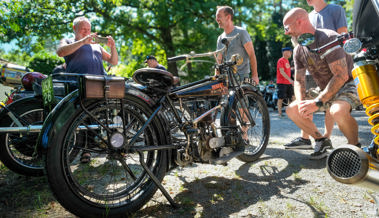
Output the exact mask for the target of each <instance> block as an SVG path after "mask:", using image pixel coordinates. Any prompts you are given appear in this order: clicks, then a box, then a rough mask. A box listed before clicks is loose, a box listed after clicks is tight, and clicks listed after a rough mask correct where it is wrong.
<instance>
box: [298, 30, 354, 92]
mask: <svg viewBox="0 0 379 218" xmlns="http://www.w3.org/2000/svg"><path fill="white" fill-rule="evenodd" d="M337 36H338V33H337V32H335V31H333V30H329V29H317V30H316V32H315V36H314V37H315V40H314V42H313V43H312V44H311V45H309V48H311V49H314V48H316V47H317V48H318V47H320V46H322V45H325V44H326V43H328V42H331V41H333V40H334V39H336V37H337ZM293 57H294V60H295V71H298V70H301V69H307V70H308V71H309V73H310V74H311V75H312V77H313V79H314V81H315V82H316V84H317V85H318V86H319V87H320V89H321V90H324V89H325V87H326V85H327V84H328V83H329V81H330V79H331V78H332V77H333V73H332V72H331V71H330V68H329V64H330V63H333V62H334V61H337V60H339V59H342V58H346V62H347V68H348V73H349V81H351V80H352V75H351V70H352V69H353V59H352V57H351V56H350V55H348V54H346V52H345V51H344V50H343V48H342V47H339V48H337V49H336V50H334V51H332V52H330V53H329V54H327V55H325V57H324V58H323V59H322V58H321V57H320V55H319V54H316V53H313V52H310V51H309V50H308V49H307V48H306V47H304V46H301V45H298V46H296V47H295V49H294V55H293Z"/></svg>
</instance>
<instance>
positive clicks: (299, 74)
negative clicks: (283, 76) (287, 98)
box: [294, 68, 306, 101]
mask: <svg viewBox="0 0 379 218" xmlns="http://www.w3.org/2000/svg"><path fill="white" fill-rule="evenodd" d="M294 92H295V97H296V100H297V101H302V100H304V99H305V96H306V89H305V68H304V69H300V70H296V71H295V81H294Z"/></svg>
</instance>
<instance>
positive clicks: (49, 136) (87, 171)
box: [39, 38, 270, 217]
mask: <svg viewBox="0 0 379 218" xmlns="http://www.w3.org/2000/svg"><path fill="white" fill-rule="evenodd" d="M230 40H232V38H227V39H225V40H224V42H225V43H226V46H225V48H224V49H222V50H219V51H216V52H210V53H206V54H190V55H182V56H178V57H174V58H172V59H171V60H180V59H191V58H194V57H202V56H212V55H215V54H216V53H218V52H225V51H226V49H227V44H228V42H229V41H230ZM225 56H226V55H224V57H225ZM240 63H241V59H240V57H239V56H238V55H235V56H233V57H232V59H231V60H228V61H225V60H224V61H223V63H221V64H217V65H216V68H217V69H218V71H219V72H220V75H217V76H211V77H209V78H205V79H203V80H200V81H196V82H193V83H190V84H187V85H183V86H179V87H175V88H174V77H173V76H172V74H171V73H169V72H167V71H163V70H159V69H152V68H143V69H140V70H137V71H136V72H135V73H134V75H133V80H134V81H135V83H129V82H127V83H125V82H124V80H123V79H124V78H109V77H95V76H87V75H86V76H83V77H81V79H80V89H79V90H77V91H74V92H72V93H70V94H69V95H68V96H66V97H65V98H64V99H63V100H62V101H61V102H60V103H59V104H58V105H57V106H56V107H55V108H54V110H53V111H52V112H51V113H50V114H49V116H48V117H47V119H46V121H45V123H44V125H43V129H42V131H41V137H40V138H39V145H40V146H41V147H43V148H46V149H47V152H46V171H47V177H48V181H49V184H50V187H51V190H52V191H53V193H54V195H55V196H56V198H57V200H58V201H59V202H60V203H61V204H62V205H63V206H64V207H65V208H66V209H67V210H69V211H70V212H72V213H74V214H76V215H78V216H80V217H100V216H109V217H115V216H127V215H129V214H131V213H133V212H135V211H137V210H138V209H139V208H141V207H142V206H143V205H145V204H146V202H148V201H149V200H150V199H151V198H152V196H153V195H154V193H155V192H156V191H157V189H158V188H159V189H160V191H161V192H162V193H163V194H164V196H165V197H166V198H167V199H168V201H169V202H170V203H171V204H172V205H173V206H176V203H175V202H174V201H173V199H172V198H171V196H170V195H169V193H168V192H167V191H166V190H165V189H164V187H163V186H162V184H161V181H162V180H163V178H164V176H165V174H166V173H167V171H169V170H171V169H173V168H175V167H177V166H186V165H189V164H191V163H194V162H197V163H209V164H226V163H227V162H228V161H229V160H231V159H232V158H235V157H236V158H238V159H239V160H241V161H245V162H251V161H255V160H257V159H258V158H259V157H260V156H261V155H262V154H263V153H264V151H265V148H266V146H267V143H268V140H269V135H270V119H269V113H268V110H267V106H266V103H265V101H264V100H263V97H262V95H261V94H260V92H259V91H258V90H257V88H256V87H255V86H253V85H251V84H250V83H249V82H250V81H248V80H246V82H243V83H241V82H240V81H239V80H238V79H237V78H236V66H237V65H238V64H240ZM124 86H125V88H124ZM83 152H86V153H90V154H91V161H90V162H89V163H81V162H80V156H81V154H83Z"/></svg>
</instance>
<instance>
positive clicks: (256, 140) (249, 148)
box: [221, 89, 270, 162]
mask: <svg viewBox="0 0 379 218" xmlns="http://www.w3.org/2000/svg"><path fill="white" fill-rule="evenodd" d="M244 96H245V98H244V99H245V100H244V99H242V98H241V99H238V98H236V100H234V102H233V103H232V104H228V106H226V108H225V109H223V110H222V111H221V126H235V125H237V127H238V129H239V131H240V132H241V136H242V135H243V133H242V130H243V129H244V128H243V127H242V125H241V123H240V122H239V121H238V119H236V117H238V116H239V117H243V116H242V115H241V112H242V111H243V109H242V108H243V107H244V105H246V106H247V110H248V111H249V112H250V115H251V117H252V118H253V120H254V122H255V124H250V123H248V125H247V127H245V129H246V130H245V131H246V134H247V139H248V140H246V139H245V143H244V144H245V145H244V146H245V149H244V153H243V154H241V155H239V156H238V157H237V158H238V159H239V160H241V161H244V162H252V161H255V160H257V159H258V158H259V157H260V156H261V155H262V154H263V153H264V151H265V150H266V147H267V144H268V140H269V137H270V116H269V112H268V108H267V105H266V102H265V100H264V99H263V97H262V96H261V95H259V94H258V93H256V92H254V91H251V90H247V89H246V90H244ZM237 99H238V100H237ZM241 101H245V103H243V102H241ZM236 113H238V114H236ZM235 120H237V121H235Z"/></svg>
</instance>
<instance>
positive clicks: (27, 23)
mask: <svg viewBox="0 0 379 218" xmlns="http://www.w3.org/2000/svg"><path fill="white" fill-rule="evenodd" d="M336 3H340V4H344V2H343V1H336ZM217 5H230V6H231V7H233V8H234V9H235V20H234V22H235V25H239V26H243V27H245V28H246V29H247V30H248V32H249V33H250V35H251V37H252V39H253V43H254V46H255V50H256V55H257V60H258V73H259V76H260V77H261V79H272V78H274V77H275V72H276V60H277V59H278V58H280V56H281V53H280V48H281V46H282V45H290V39H289V37H288V36H284V31H283V26H282V18H283V16H284V14H285V13H286V12H287V11H288V10H289V9H290V8H293V7H303V8H305V9H307V10H308V11H310V9H311V8H310V7H309V6H307V4H306V1H299V0H292V1H290V0H287V1H283V0H244V1H242V0H231V1H217V2H215V1H213V0H191V1H185V0H155V1H151V0H59V1H58V0H4V1H2V2H1V3H0V23H1V25H0V42H10V41H11V40H17V43H18V47H19V48H20V52H25V53H26V54H28V55H33V54H35V53H38V51H40V50H41V48H48V49H49V50H54V47H55V46H56V44H57V42H58V40H59V39H61V38H63V37H70V36H71V37H72V36H73V35H72V20H73V19H74V18H75V17H78V16H86V17H88V18H89V19H90V20H91V22H92V31H93V32H97V33H98V34H99V35H102V36H107V35H112V37H113V38H114V39H115V40H116V45H117V48H118V52H119V56H120V58H119V59H120V62H121V64H123V66H122V67H113V69H118V68H119V69H122V70H120V71H119V74H120V75H123V76H130V75H131V74H132V73H133V72H134V71H135V70H136V69H138V68H141V67H144V66H145V65H144V60H145V57H146V55H150V54H154V55H155V56H156V57H157V58H158V60H159V62H160V63H161V64H163V65H165V66H168V70H169V71H170V72H173V73H174V74H177V69H178V67H180V66H181V63H178V65H176V64H175V63H167V57H172V56H176V55H180V54H186V53H189V52H191V51H195V52H196V53H202V52H208V51H212V50H214V49H215V48H216V39H217V36H218V35H219V34H221V33H222V29H219V28H218V25H217V23H216V21H215V13H216V6H217ZM349 5H351V4H349ZM193 66H194V67H195V68H194V70H193V72H188V74H187V76H186V77H187V78H186V79H188V81H191V80H194V79H198V77H199V76H198V75H210V74H212V70H210V69H209V68H210V67H209V66H207V65H204V66H203V65H193Z"/></svg>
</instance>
